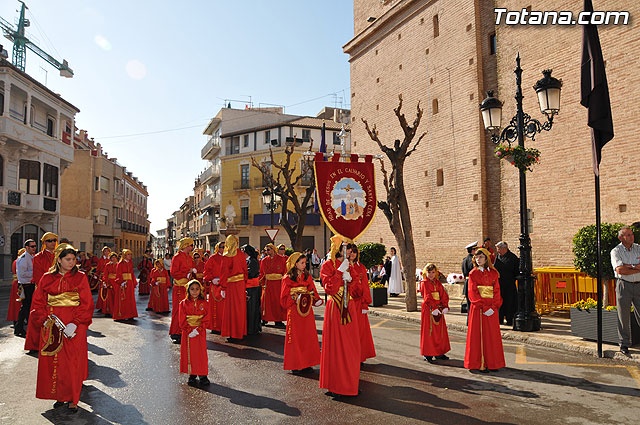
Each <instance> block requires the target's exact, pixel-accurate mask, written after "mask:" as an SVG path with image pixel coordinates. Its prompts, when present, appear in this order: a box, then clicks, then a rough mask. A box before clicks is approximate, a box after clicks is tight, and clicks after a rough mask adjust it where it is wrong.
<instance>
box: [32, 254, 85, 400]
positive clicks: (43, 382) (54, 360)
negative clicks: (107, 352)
mask: <svg viewBox="0 0 640 425" xmlns="http://www.w3.org/2000/svg"><path fill="white" fill-rule="evenodd" d="M55 253H56V254H55V260H54V261H55V263H54V266H53V267H52V268H51V272H49V273H47V274H45V275H44V276H43V277H42V279H41V280H40V284H39V285H38V288H37V289H36V292H35V294H34V297H33V304H32V310H31V316H30V317H31V318H32V319H31V320H33V322H34V323H35V324H36V325H37V326H38V327H39V328H40V329H41V332H42V334H43V336H44V338H42V339H41V340H40V346H39V349H40V355H39V357H38V381H37V384H36V397H37V398H40V399H47V400H56V401H57V402H56V404H54V407H59V406H60V405H62V404H63V402H69V409H71V410H72V411H77V404H78V401H79V400H80V391H81V390H82V382H83V381H84V380H85V379H87V374H88V357H87V327H88V326H89V325H90V324H91V316H92V315H93V297H92V295H91V290H90V289H89V282H88V280H87V276H86V275H85V274H84V273H82V272H81V271H79V270H78V269H77V267H75V264H76V250H75V249H74V248H73V246H71V245H69V244H61V245H59V246H58V247H57V248H56V251H55ZM54 315H55V317H57V319H58V320H59V321H60V322H59V323H62V324H63V325H64V326H65V329H64V331H63V332H62V333H61V332H59V329H60V328H59V327H58V326H57V325H56V322H55V321H54V320H53V316H54ZM56 336H57V338H56Z"/></svg>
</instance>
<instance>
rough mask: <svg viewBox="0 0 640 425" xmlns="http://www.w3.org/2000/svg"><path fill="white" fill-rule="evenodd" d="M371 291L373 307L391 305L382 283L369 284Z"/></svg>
mask: <svg viewBox="0 0 640 425" xmlns="http://www.w3.org/2000/svg"><path fill="white" fill-rule="evenodd" d="M369 291H371V304H370V306H371V307H380V306H381V305H385V304H388V303H389V300H388V298H387V288H385V287H384V285H382V284H381V283H380V282H369Z"/></svg>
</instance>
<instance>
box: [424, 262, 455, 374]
mask: <svg viewBox="0 0 640 425" xmlns="http://www.w3.org/2000/svg"><path fill="white" fill-rule="evenodd" d="M438 276H439V273H438V268H437V267H436V266H435V264H432V263H429V264H427V265H426V266H425V268H424V270H422V281H421V282H420V294H421V295H422V307H421V311H422V321H421V326H420V354H422V356H424V359H425V360H426V361H428V362H429V363H434V360H433V358H434V357H435V358H436V359H438V360H448V359H449V357H447V356H446V353H447V352H449V351H451V344H450V343H449V333H448V332H447V322H445V320H444V315H445V314H447V313H448V312H449V295H448V294H447V291H445V290H444V286H442V283H440V280H439V279H438Z"/></svg>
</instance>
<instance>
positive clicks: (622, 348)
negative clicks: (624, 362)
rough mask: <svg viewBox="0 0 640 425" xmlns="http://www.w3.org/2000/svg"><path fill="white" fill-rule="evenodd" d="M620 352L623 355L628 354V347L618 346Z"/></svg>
mask: <svg viewBox="0 0 640 425" xmlns="http://www.w3.org/2000/svg"><path fill="white" fill-rule="evenodd" d="M620 352H621V353H622V354H624V355H625V356H629V355H630V354H629V347H625V346H624V345H623V346H621V347H620Z"/></svg>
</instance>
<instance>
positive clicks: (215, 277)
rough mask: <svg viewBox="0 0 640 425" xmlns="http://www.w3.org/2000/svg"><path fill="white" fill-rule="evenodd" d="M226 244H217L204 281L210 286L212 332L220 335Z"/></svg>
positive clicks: (206, 264)
mask: <svg viewBox="0 0 640 425" xmlns="http://www.w3.org/2000/svg"><path fill="white" fill-rule="evenodd" d="M223 252H224V242H218V243H217V244H216V247H215V250H214V253H213V255H211V256H210V257H209V259H208V260H207V262H206V263H205V265H204V280H205V282H207V284H208V286H209V327H208V329H211V332H212V333H214V332H217V333H220V329H221V328H220V325H221V324H222V315H223V313H224V310H223V308H224V298H222V296H221V295H220V291H221V290H222V288H220V266H221V265H222V253H223Z"/></svg>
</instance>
